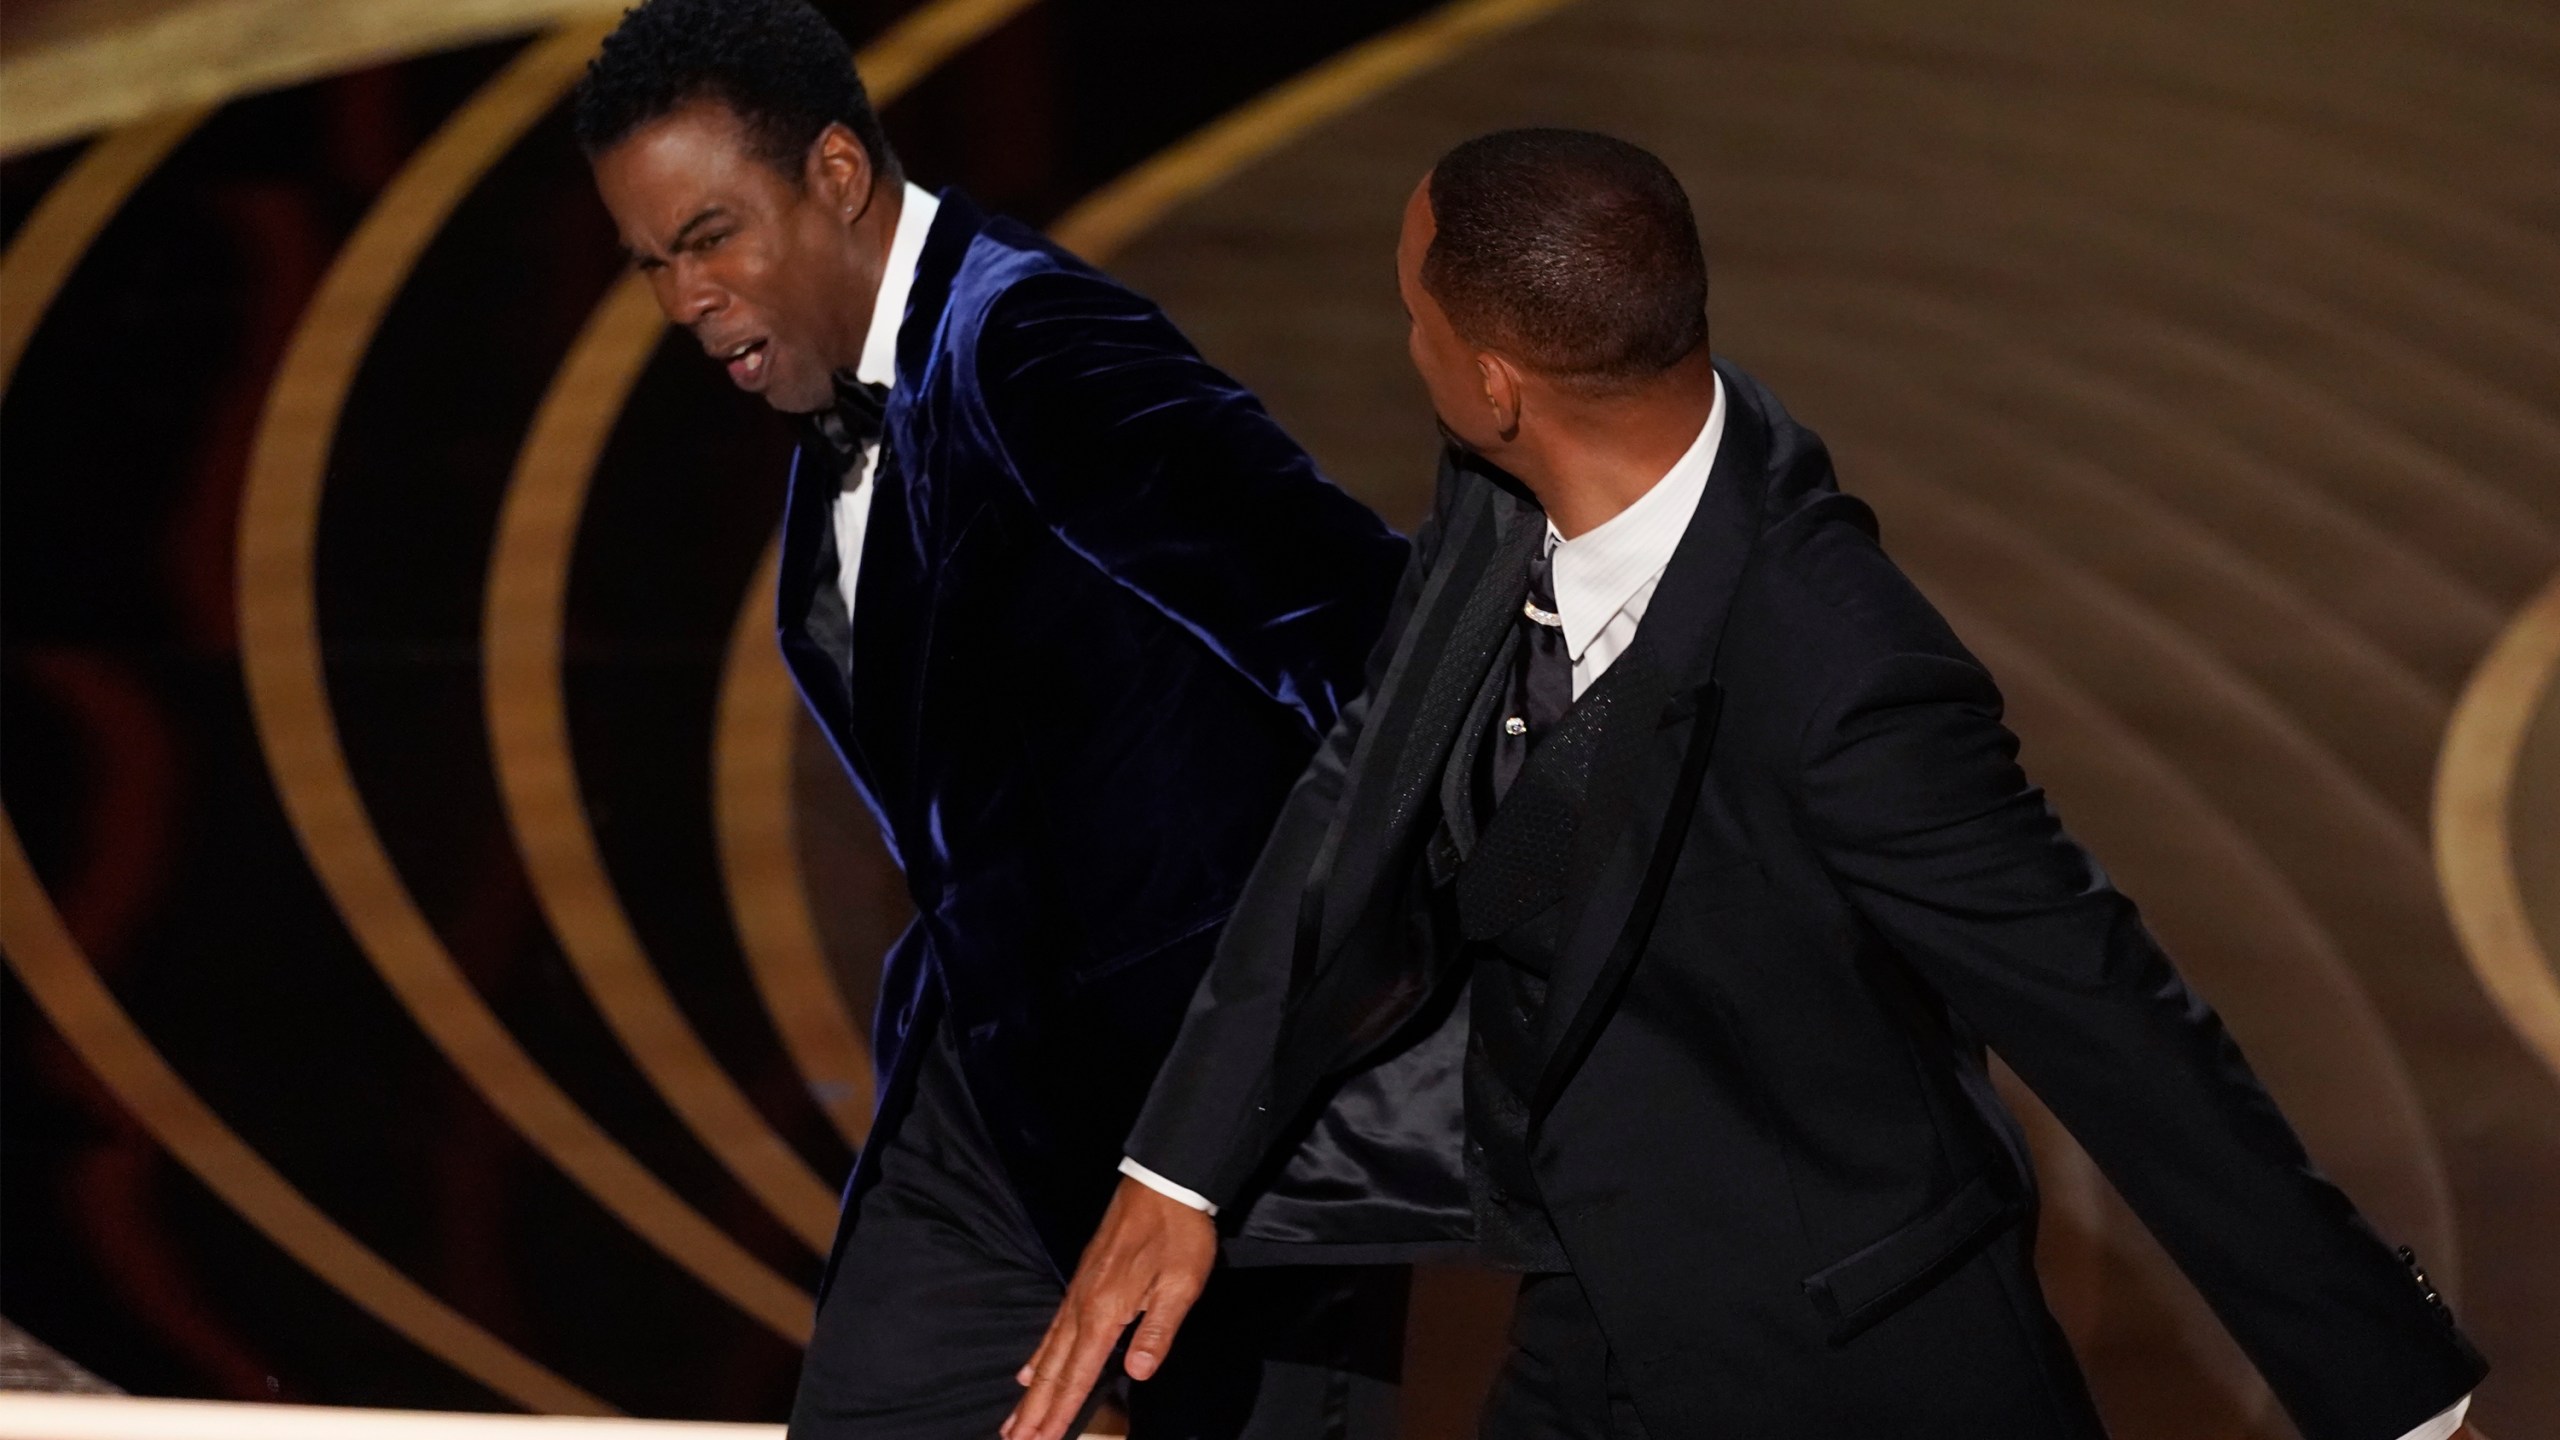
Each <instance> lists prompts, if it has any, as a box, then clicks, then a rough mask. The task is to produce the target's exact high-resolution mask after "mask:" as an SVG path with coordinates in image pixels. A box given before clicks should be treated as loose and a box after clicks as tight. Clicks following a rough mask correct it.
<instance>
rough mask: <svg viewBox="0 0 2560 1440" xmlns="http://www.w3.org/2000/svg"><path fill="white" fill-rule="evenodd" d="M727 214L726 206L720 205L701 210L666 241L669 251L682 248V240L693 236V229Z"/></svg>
mask: <svg viewBox="0 0 2560 1440" xmlns="http://www.w3.org/2000/svg"><path fill="white" fill-rule="evenodd" d="M728 214H729V211H728V208H727V207H725V206H721V205H713V206H710V207H709V208H707V209H705V210H703V211H702V213H700V214H698V215H696V216H694V217H693V218H692V219H690V220H687V221H686V222H684V225H683V227H682V228H680V229H678V230H677V231H676V238H674V239H673V240H670V241H668V242H667V249H668V250H669V251H676V250H681V249H683V248H684V242H685V241H687V240H689V239H691V238H693V232H694V231H696V230H699V229H701V228H702V227H703V226H705V225H708V224H710V223H711V222H712V221H714V220H720V219H725V218H727V216H728Z"/></svg>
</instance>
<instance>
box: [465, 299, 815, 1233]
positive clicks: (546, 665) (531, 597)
mask: <svg viewBox="0 0 2560 1440" xmlns="http://www.w3.org/2000/svg"><path fill="white" fill-rule="evenodd" d="M665 328H666V324H665V321H664V320H662V319H661V318H660V317H659V314H658V305H657V301H656V300H655V299H654V298H653V297H652V296H651V295H650V292H649V289H648V287H647V286H645V285H643V286H630V285H617V286H615V287H614V289H613V290H612V292H611V293H610V294H609V295H607V297H606V300H605V303H604V304H603V305H602V306H600V307H599V308H598V309H597V310H596V312H595V314H594V315H593V316H591V317H589V319H588V321H587V328H586V330H585V332H584V333H582V334H581V335H579V337H578V340H577V343H576V344H575V345H573V346H571V347H570V350H569V358H568V361H567V362H566V363H565V364H563V365H562V366H561V368H560V371H559V373H558V374H557V375H556V376H554V377H553V379H552V382H551V388H550V390H549V391H548V392H547V393H546V394H544V396H543V397H542V404H541V407H540V408H539V409H538V410H536V411H535V412H534V420H533V428H532V429H531V430H530V431H529V432H528V433H527V434H526V436H525V442H524V448H523V450H522V451H520V452H519V453H518V454H517V456H516V470H515V477H514V479H513V480H512V481H511V482H510V483H509V485H508V487H507V498H506V505H505V508H504V509H503V510H502V511H501V512H500V514H499V519H498V539H497V549H496V552H495V553H494V554H493V555H492V557H491V559H490V564H489V589H488V597H487V605H486V613H485V619H484V625H483V630H482V634H483V637H484V643H483V659H484V663H485V664H486V666H487V675H486V680H485V682H484V684H483V685H482V687H481V695H482V699H483V701H484V703H485V705H486V709H487V714H488V724H489V746H490V752H491V754H492V756H493V757H494V758H495V761H496V764H497V771H498V787H499V793H500V795H501V796H502V797H503V798H504V800H505V803H506V811H507V823H508V825H509V827H510V828H512V829H513V830H514V831H515V834H516V841H517V845H518V848H519V849H520V850H521V852H522V854H523V856H524V868H525V874H526V876H527V877H528V878H529V879H530V880H531V881H532V884H533V893H534V895H535V897H536V898H537V900H538V901H539V902H540V904H541V906H542V913H543V914H544V916H545V917H547V918H548V919H549V920H550V922H551V930H552V933H553V934H555V935H557V936H558V937H559V939H560V949H561V952H562V953H563V954H565V955H566V956H567V957H568V960H569V964H570V967H571V969H573V970H574V971H575V972H576V973H577V976H578V983H579V984H580V985H582V986H584V987H585V988H586V992H587V995H588V997H589V998H590V999H592V1000H593V1001H594V1002H595V1005H596V1009H597V1011H598V1012H599V1013H601V1014H602V1015H603V1016H604V1020H605V1024H606V1025H607V1026H608V1027H609V1028H611V1029H612V1031H613V1034H614V1038H615V1039H616V1040H619V1041H620V1042H621V1043H622V1048H623V1049H624V1050H625V1051H627V1052H628V1053H629V1054H630V1056H631V1058H632V1061H633V1063H635V1064H637V1065H638V1066H639V1067H640V1072H641V1073H642V1074H643V1075H645V1076H647V1077H648V1080H649V1083H650V1084H651V1085H652V1086H654V1087H656V1089H657V1091H658V1093H659V1095H660V1096H662V1097H663V1098H664V1099H665V1100H666V1102H667V1104H668V1106H669V1107H670V1108H671V1109H673V1110H674V1111H675V1113H676V1115H677V1117H678V1118H679V1119H681V1120H682V1121H683V1122H684V1125H685V1128H687V1129H689V1130H691V1131H692V1132H693V1134H694V1137H695V1138H696V1139H698V1140H700V1141H701V1142H702V1144H703V1147H704V1148H705V1149H707V1150H709V1151H710V1152H711V1153H712V1154H713V1155H714V1156H716V1157H718V1159H719V1161H720V1163H721V1164H723V1165H726V1166H727V1167H728V1168H729V1172H730V1173H731V1174H732V1175H735V1176H736V1177H737V1178H738V1182H739V1183H740V1184H742V1185H744V1186H746V1187H747V1189H748V1190H749V1191H751V1192H753V1193H754V1195H755V1196H756V1198H757V1199H759V1200H761V1201H763V1202H764V1204H765V1207H766V1208H767V1209H769V1210H771V1211H772V1212H773V1213H774V1214H775V1215H776V1216H777V1217H779V1218H780V1219H781V1221H782V1222H783V1224H784V1225H786V1226H788V1227H789V1228H790V1229H791V1231H792V1233H794V1234H796V1235H798V1236H799V1237H800V1238H801V1240H802V1241H804V1242H806V1243H807V1244H808V1246H809V1247H810V1248H811V1249H812V1250H815V1251H817V1252H818V1253H820V1254H824V1253H825V1251H826V1248H827V1243H828V1241H829V1240H830V1239H831V1238H832V1237H833V1235H834V1233H835V1223H836V1196H835V1192H834V1191H833V1190H832V1189H830V1188H829V1187H828V1186H826V1185H825V1184H823V1183H821V1182H820V1181H819V1179H818V1177H817V1175H816V1174H815V1173H814V1172H812V1171H811V1170H810V1168H809V1167H808V1165H807V1164H806V1163H805V1162H803V1161H802V1160H801V1158H800V1157H799V1155H798V1154H796V1153H795V1152H794V1151H793V1150H792V1149H791V1147H790V1145H789V1144H788V1143H786V1142H785V1141H784V1140H783V1138H782V1137H781V1136H780V1135H779V1134H776V1133H775V1131H774V1129H773V1127H772V1126H771V1125H770V1124H768V1123H766V1121H765V1118H764V1116H763V1115H762V1114H760V1113H758V1111H757V1110H756V1108H755V1106H754V1105H753V1104H752V1103H750V1102H749V1101H748V1099H747V1097H746V1094H745V1093H744V1092H743V1091H741V1090H740V1089H739V1088H738V1087H737V1085H736V1083H735V1082H733V1081H732V1080H731V1079H730V1078H729V1075H728V1072H727V1071H725V1070H723V1069H721V1068H720V1064H719V1062H718V1061H717V1060H716V1059H714V1058H713V1057H712V1054H711V1052H710V1050H709V1049H708V1048H707V1047H705V1046H704V1044H703V1043H702V1039H701V1037H700V1036H699V1035H697V1034H696V1033H695V1031H694V1029H693V1027H692V1026H691V1025H690V1024H688V1023H687V1022H686V1020H685V1017H684V1013H683V1011H682V1010H681V1009H680V1008H679V1007H678V1006H677V1004H676V1001H675V997H674V996H673V995H671V994H669V993H668V991H667V988H666V986H665V984H664V983H663V982H662V981H661V980H660V978H659V976H658V973H657V971H656V970H654V969H652V968H651V966H650V964H649V959H648V956H647V954H646V953H645V951H644V950H643V948H642V946H641V942H640V936H639V935H638V933H637V932H636V931H634V930H633V928H632V925H631V920H630V917H629V915H628V914H627V913H626V912H625V911H624V909H623V907H622V904H621V902H620V899H619V898H618V897H617V896H616V895H615V894H614V890H613V881H612V879H611V877H610V876H609V875H608V874H607V873H606V870H605V863H604V856H603V854H602V852H601V851H600V850H599V849H598V846H597V842H596V835H595V830H594V829H593V827H592V826H590V825H589V823H588V820H587V814H586V809H585V806H584V804H583V803H582V802H581V800H580V796H579V791H578V775H577V766H576V764H575V762H574V761H573V760H572V759H571V757H570V743H569V716H568V705H567V696H566V694H565V693H564V688H563V685H562V678H563V677H562V672H561V664H560V660H561V632H562V630H563V629H564V627H565V624H566V605H567V598H568V595H567V592H568V586H569V562H570V556H571V554H572V553H573V552H574V551H575V550H576V548H577V542H578V516H579V514H580V512H581V511H583V510H584V509H585V508H586V503H587V492H588V485H589V480H590V478H591V477H592V476H593V474H594V466H593V464H592V463H590V462H591V461H592V459H593V457H594V456H596V455H597V454H599V453H600V452H601V451H602V450H603V448H604V444H605V440H606V438H607V436H608V435H609V434H610V432H611V431H612V428H613V421H614V417H615V416H616V415H618V414H619V413H620V411H621V408H622V406H621V398H622V397H623V396H625V395H627V394H629V393H630V390H631V385H632V383H633V381H634V380H636V379H637V378H638V376H639V373H640V371H641V369H642V368H644V367H645V366H646V364H647V363H648V359H649V357H650V355H651V354H652V353H654V348H655V345H656V341H657V339H658V337H659V335H660V334H662V333H663V332H664V331H665Z"/></svg>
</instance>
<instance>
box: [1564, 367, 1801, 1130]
mask: <svg viewBox="0 0 2560 1440" xmlns="http://www.w3.org/2000/svg"><path fill="white" fill-rule="evenodd" d="M1718 368H1719V369H1720V370H1723V373H1724V397H1725V399H1724V403H1725V404H1727V405H1729V406H1731V407H1732V408H1731V409H1730V410H1729V411H1728V412H1727V413H1726V416H1725V431H1724V439H1723V442H1722V446H1721V448H1720V449H1719V450H1718V452H1717V455H1716V461H1715V468H1714V470H1713V472H1712V473H1711V474H1710V475H1709V477H1708V480H1707V488H1706V493H1705V494H1704V495H1703V496H1701V497H1700V499H1699V502H1698V511H1697V514H1696V515H1695V516H1693V517H1692V518H1691V520H1690V522H1689V528H1688V530H1687V531H1686V532H1685V533H1684V534H1683V535H1682V536H1681V538H1680V544H1679V547H1678V548H1677V549H1676V550H1674V551H1673V553H1672V557H1671V563H1670V565H1669V567H1668V568H1666V569H1665V570H1664V572H1663V576H1662V583H1661V585H1660V587H1659V588H1657V589H1656V590H1655V591H1654V596H1653V600H1652V603H1651V604H1650V605H1648V606H1647V607H1646V610H1645V617H1644V623H1643V625H1642V626H1641V627H1639V628H1638V630H1637V632H1636V643H1635V646H1634V647H1633V648H1632V649H1630V651H1629V652H1628V653H1627V655H1625V656H1623V657H1621V659H1620V660H1619V661H1618V664H1620V665H1625V664H1630V663H1633V664H1637V665H1641V666H1643V667H1645V668H1644V670H1643V671H1642V672H1641V673H1640V674H1639V675H1636V676H1633V677H1630V678H1631V679H1633V680H1635V681H1637V682H1638V683H1636V684H1633V685H1631V686H1630V687H1628V689H1627V690H1626V691H1625V692H1624V693H1625V703H1624V706H1623V709H1622V712H1621V714H1620V715H1619V716H1618V717H1616V718H1615V719H1614V720H1613V722H1612V725H1611V733H1610V734H1609V736H1608V737H1607V738H1606V739H1604V741H1603V748H1602V751H1601V755H1600V758H1599V760H1598V762H1597V764H1596V766H1595V773H1594V774H1593V777H1592V784H1593V790H1594V794H1593V800H1594V802H1595V803H1594V804H1593V805H1592V807H1591V808H1590V809H1589V810H1588V811H1587V812H1586V823H1585V824H1584V825H1583V826H1582V827H1581V829H1580V830H1579V832H1578V833H1577V834H1576V836H1575V840H1574V855H1573V858H1572V860H1571V861H1570V862H1569V863H1570V864H1571V865H1572V867H1573V872H1574V875H1575V878H1576V880H1577V881H1578V882H1581V883H1578V884H1577V885H1576V889H1577V890H1578V891H1579V892H1580V893H1581V895H1582V897H1583V898H1582V903H1581V906H1580V909H1579V911H1578V913H1577V914H1576V915H1575V917H1574V919H1573V924H1572V928H1571V930H1570V931H1569V932H1568V934H1567V936H1566V940H1565V943H1564V947H1563V949H1562V950H1561V951H1560V952H1559V954H1558V956H1557V961H1556V966H1555V969H1554V971H1553V972H1552V983H1551V988H1550V989H1549V991H1548V995H1547V1003H1546V1007H1545V1009H1544V1011H1543V1012H1542V1013H1541V1015H1540V1018H1539V1023H1538V1054H1539V1056H1540V1062H1539V1067H1540V1070H1539V1081H1538V1085H1537V1088H1536V1091H1535V1093H1534V1095H1533V1097H1532V1100H1531V1105H1530V1111H1531V1114H1532V1115H1533V1116H1542V1115H1543V1114H1544V1113H1545V1112H1546V1109H1547V1107H1548V1106H1550V1105H1552V1104H1553V1103H1554V1102H1555V1097H1556V1095H1557V1094H1558V1093H1559V1092H1560V1091H1561V1090H1562V1089H1563V1088H1564V1083H1565V1081H1566V1080H1567V1079H1569V1078H1571V1075H1572V1073H1573V1068H1574V1066H1575V1065H1576V1064H1578V1063H1579V1062H1580V1060H1581V1057H1582V1055H1583V1054H1584V1052H1585V1051H1586V1050H1587V1049H1588V1047H1589V1044H1590V1039H1591V1036H1592V1035H1593V1034H1594V1033H1596V1032H1597V1030H1598V1028H1599V1024H1600V1022H1601V1021H1602V1020H1603V1019H1605V1018H1606V1017H1607V1014H1608V1012H1609V1009H1610V1006H1611V1004H1612V1003H1613V1002H1614V1000H1615V999H1616V997H1617V993H1618V990H1619V988H1620V986H1621V985H1622V984H1623V983H1624V981H1625V979H1626V975H1627V972H1628V971H1629V970H1630V969H1631V968H1633V966H1634V964H1635V960H1636V957H1637V956H1638V955H1640V954H1642V953H1643V950H1644V946H1645V942H1646V941H1647V940H1648V939H1649V938H1650V937H1651V934H1652V930H1653V918H1654V915H1655V914H1656V912H1657V911H1658V910H1659V909H1660V908H1661V903H1662V896H1663V892H1664V891H1665V889H1666V888H1667V887H1668V885H1669V882H1670V876H1671V871H1672V868H1673V865H1674V863H1675V862H1676V861H1677V860H1678V858H1679V853H1680V847H1681V845H1682V844H1683V843H1685V841H1686V840H1687V838H1688V827H1689V819H1690V816H1691V815H1692V814H1693V813H1694V811H1695V810H1696V806H1697V793H1698V787H1699V785H1700V784H1701V782H1703V780H1704V779H1705V776H1706V765H1707V759H1708V756H1709V755H1710V754H1711V753H1712V749H1713V746H1714V741H1715V726H1716V720H1717V717H1718V714H1719V711H1720V708H1721V705H1722V701H1723V695H1722V692H1721V690H1720V689H1719V688H1718V687H1717V684H1716V682H1715V679H1714V675H1715V654H1716V644H1717V641H1718V638H1719V637H1720V636H1721V634H1722V632H1723V629H1724V619H1725V614H1726V611H1727V610H1728V609H1729V608H1730V607H1731V605H1732V603H1733V594H1734V590H1735V589H1736V587H1738V586H1739V585H1740V583H1741V580H1742V573H1743V567H1744V565H1745V563H1746V561H1747V560H1748V559H1749V556H1750V553H1751V547H1752V544H1753V543H1754V542H1755V541H1756V540H1757V539H1758V538H1759V534H1760V526H1761V509H1762V505H1763V502H1764V497H1765V491H1766V484H1767V481H1766V477H1765V475H1764V473H1763V471H1764V469H1765V466H1766V461H1767V456H1768V450H1769V428H1768V422H1767V419H1766V417H1764V416H1762V415H1761V414H1759V413H1758V412H1757V411H1756V410H1755V409H1753V408H1752V407H1750V406H1749V405H1747V404H1745V403H1742V402H1741V397H1743V396H1744V395H1745V394H1746V393H1747V387H1748V384H1749V382H1748V381H1747V380H1745V379H1744V378H1743V377H1742V376H1740V375H1739V374H1738V373H1736V372H1734V371H1732V370H1729V369H1724V367H1722V366H1719V367H1718ZM1612 668H1613V669H1614V667H1612ZM1586 877H1587V879H1586Z"/></svg>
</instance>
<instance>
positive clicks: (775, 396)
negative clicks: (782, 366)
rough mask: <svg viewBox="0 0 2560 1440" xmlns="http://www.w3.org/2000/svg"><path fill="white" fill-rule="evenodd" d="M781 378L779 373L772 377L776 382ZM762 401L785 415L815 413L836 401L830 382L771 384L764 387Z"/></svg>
mask: <svg viewBox="0 0 2560 1440" xmlns="http://www.w3.org/2000/svg"><path fill="white" fill-rule="evenodd" d="M782 378H783V377H781V376H779V375H777V376H775V377H774V379H775V380H776V381H777V382H779V381H781V380H782ZM764 403H766V404H767V405H770V406H772V407H773V408H774V409H776V410H779V411H781V412H782V413H783V414H785V415H815V414H817V413H818V412H819V411H821V410H824V409H826V408H827V407H828V406H830V405H833V404H834V403H836V392H835V386H834V384H833V383H831V382H830V383H822V384H817V385H809V384H805V383H804V384H796V385H794V384H782V383H776V384H771V385H767V386H766V387H765V390H764Z"/></svg>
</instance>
